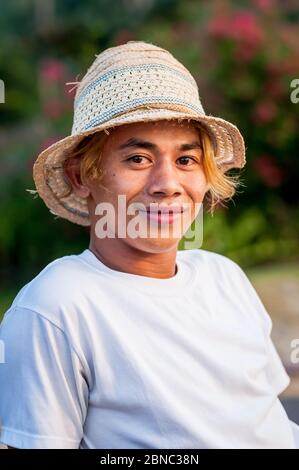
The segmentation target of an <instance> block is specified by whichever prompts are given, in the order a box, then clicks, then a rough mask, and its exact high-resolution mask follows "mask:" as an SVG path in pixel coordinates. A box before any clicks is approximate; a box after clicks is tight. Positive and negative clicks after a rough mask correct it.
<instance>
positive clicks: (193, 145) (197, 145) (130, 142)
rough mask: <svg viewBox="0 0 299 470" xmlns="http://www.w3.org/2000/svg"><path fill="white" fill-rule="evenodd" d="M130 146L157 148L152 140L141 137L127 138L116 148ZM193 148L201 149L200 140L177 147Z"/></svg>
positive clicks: (179, 148)
mask: <svg viewBox="0 0 299 470" xmlns="http://www.w3.org/2000/svg"><path fill="white" fill-rule="evenodd" d="M131 147H141V148H144V149H149V150H158V146H157V145H156V144H154V143H153V142H149V141H147V140H141V139H136V138H134V137H132V138H131V139H129V140H127V141H126V142H125V143H124V144H122V145H120V146H119V147H118V150H123V149H126V148H131ZM193 149H202V145H201V144H200V142H190V143H186V144H181V145H180V146H179V147H178V150H183V151H184V150H185V151H186V150H193Z"/></svg>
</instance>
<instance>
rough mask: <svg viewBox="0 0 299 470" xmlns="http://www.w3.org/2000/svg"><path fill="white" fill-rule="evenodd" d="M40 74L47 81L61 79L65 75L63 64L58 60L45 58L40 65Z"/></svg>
mask: <svg viewBox="0 0 299 470" xmlns="http://www.w3.org/2000/svg"><path fill="white" fill-rule="evenodd" d="M40 75H41V78H42V80H45V81H47V82H53V81H58V80H61V79H63V77H64V76H65V66H64V64H63V63H62V62H61V61H59V60H55V59H48V60H45V61H44V62H43V63H42V64H41V66H40Z"/></svg>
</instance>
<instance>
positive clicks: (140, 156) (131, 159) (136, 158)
mask: <svg viewBox="0 0 299 470" xmlns="http://www.w3.org/2000/svg"><path fill="white" fill-rule="evenodd" d="M142 158H144V159H145V160H148V159H147V158H145V157H143V156H142V155H133V156H132V157H129V158H127V161H132V162H133V163H140V159H141V160H142ZM136 160H137V161H136ZM138 160H139V161H138Z"/></svg>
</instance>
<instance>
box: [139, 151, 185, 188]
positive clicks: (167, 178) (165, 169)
mask: <svg viewBox="0 0 299 470" xmlns="http://www.w3.org/2000/svg"><path fill="white" fill-rule="evenodd" d="M145 189H146V191H147V193H148V194H149V195H151V196H168V197H169V196H176V195H180V194H182V186H181V183H180V179H179V172H178V169H177V168H176V167H175V164H174V163H173V162H172V161H170V160H168V159H166V158H165V159H162V161H161V162H159V164H157V165H155V166H154V167H153V168H152V171H151V172H150V175H149V180H148V184H146V188H145Z"/></svg>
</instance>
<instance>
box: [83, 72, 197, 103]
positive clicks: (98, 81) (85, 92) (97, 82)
mask: <svg viewBox="0 0 299 470" xmlns="http://www.w3.org/2000/svg"><path fill="white" fill-rule="evenodd" d="M155 70H156V71H162V70H163V71H164V72H165V73H167V74H168V75H169V74H171V75H176V76H177V77H179V78H181V79H183V80H185V81H187V82H188V84H189V85H191V86H193V87H194V88H195V90H196V91H197V84H196V82H195V80H194V78H193V77H192V75H186V74H184V73H182V72H180V71H179V70H177V69H174V68H173V67H169V66H167V65H162V64H146V65H144V64H142V65H137V64H136V65H133V66H132V65H130V66H126V67H119V68H114V69H112V70H109V72H106V73H104V74H103V75H102V76H101V77H98V78H97V79H96V80H94V81H92V82H91V83H90V84H89V85H87V86H86V88H85V89H84V90H83V91H82V93H80V95H79V96H77V97H76V98H75V101H74V109H76V108H77V107H78V106H79V105H80V103H81V101H82V100H83V98H85V96H87V95H89V93H91V92H92V90H93V89H94V88H96V87H98V86H101V84H102V82H105V81H109V79H111V78H112V79H113V80H117V79H118V80H119V79H120V80H123V77H125V76H126V75H132V74H133V73H134V74H138V73H139V74H142V73H143V72H144V71H145V72H151V71H152V72H154V71H155Z"/></svg>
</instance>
